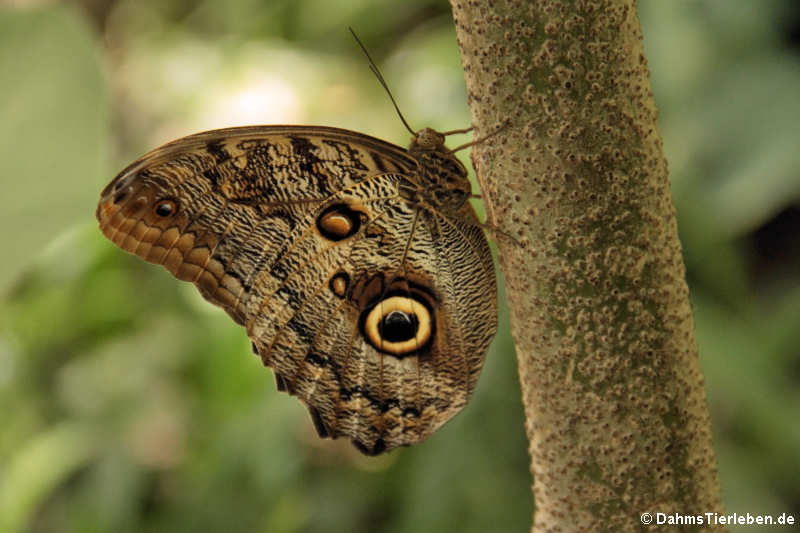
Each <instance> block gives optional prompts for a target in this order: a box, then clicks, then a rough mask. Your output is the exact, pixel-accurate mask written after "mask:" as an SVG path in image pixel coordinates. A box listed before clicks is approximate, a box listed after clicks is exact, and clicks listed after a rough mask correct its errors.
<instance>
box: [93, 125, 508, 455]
mask: <svg viewBox="0 0 800 533" xmlns="http://www.w3.org/2000/svg"><path fill="white" fill-rule="evenodd" d="M426 131H432V130H426ZM437 135H438V134H437ZM440 137H441V136H440ZM417 141H418V139H417V138H415V143H417ZM417 144H418V143H417ZM417 144H412V147H416V146H417ZM426 149H427V148H426ZM432 149H433V150H435V151H437V153H438V154H439V155H438V156H437V157H438V159H437V160H439V161H444V162H445V163H446V165H445V166H446V167H447V168H446V170H444V169H443V170H442V171H441V172H442V174H441V175H437V174H436V173H437V168H431V166H430V165H428V164H427V163H425V161H428V160H429V158H423V157H421V156H418V155H417V156H415V155H414V154H415V153H418V150H417V148H415V150H417V152H415V151H414V150H412V152H409V151H407V150H405V149H403V148H400V147H398V146H395V145H392V144H389V143H386V142H384V141H380V140H378V139H374V138H372V137H369V136H366V135H362V134H359V133H355V132H350V131H347V130H339V129H335V128H325V127H314V126H253V127H244V128H229V129H224V130H214V131H210V132H206V133H201V134H197V135H192V136H190V137H186V138H184V139H179V140H177V141H174V142H171V143H169V144H166V145H164V146H162V147H161V148H158V149H156V150H154V151H152V152H150V153H149V154H147V155H145V156H144V157H142V158H141V159H139V160H138V161H136V162H135V163H133V164H132V165H130V166H129V167H128V168H126V169H125V170H124V171H123V172H121V173H120V174H119V175H118V176H117V177H116V178H114V180H112V182H111V183H110V184H109V185H108V186H107V187H106V188H105V190H104V191H103V193H102V196H101V201H100V204H99V206H98V208H97V218H98V220H99V222H100V228H101V230H102V231H103V233H104V234H105V235H106V237H108V238H109V239H111V240H112V241H113V242H114V243H115V244H117V245H118V246H120V247H121V248H123V249H124V250H126V251H128V252H131V253H134V254H136V255H138V256H140V257H142V258H144V259H146V260H147V261H150V262H154V263H158V264H162V265H164V266H165V267H166V268H167V269H168V270H169V271H170V272H172V273H173V274H174V275H175V276H176V277H178V278H179V279H182V280H186V281H190V282H193V283H195V284H196V286H197V287H198V289H199V291H200V293H201V294H202V295H203V296H204V297H205V298H206V299H208V300H209V301H211V302H212V303H214V304H216V305H219V306H221V307H222V308H223V309H225V310H226V311H227V312H228V313H229V314H230V315H231V317H233V319H234V320H236V321H237V322H238V323H240V324H242V325H243V326H244V327H245V328H246V330H247V334H248V335H249V336H250V338H251V340H252V341H253V347H254V350H256V352H257V353H258V354H259V356H260V357H261V359H262V360H263V362H264V363H265V364H267V365H269V366H271V367H272V368H273V369H274V371H275V374H276V381H277V383H278V386H279V388H280V389H281V390H285V391H287V392H289V393H291V394H295V395H297V396H298V397H299V398H300V399H301V400H303V402H304V403H305V404H306V405H307V406H308V408H309V411H310V412H311V415H312V419H313V421H314V424H315V426H316V428H317V430H318V431H319V433H320V435H321V436H328V437H339V436H346V437H349V438H350V439H351V440H352V441H353V442H354V444H356V446H357V447H358V448H359V449H361V450H362V451H364V452H365V453H369V454H375V453H380V452H382V451H385V450H389V449H392V448H395V447H397V446H401V445H410V444H415V443H417V442H419V441H421V440H423V439H425V438H426V437H427V436H429V435H430V434H431V433H432V432H433V431H434V430H435V429H436V428H438V427H439V426H441V425H442V424H443V423H444V422H446V421H447V420H449V419H450V418H451V417H452V416H453V415H454V414H455V413H456V412H458V411H459V410H460V409H461V408H462V407H463V406H464V405H465V404H466V402H467V400H468V399H469V396H470V395H471V393H472V391H473V389H474V387H475V383H476V380H477V377H478V374H479V372H480V369H481V366H482V364H483V359H484V357H485V355H486V350H487V349H488V345H489V343H490V341H491V338H492V336H493V335H494V330H495V327H496V302H495V298H496V288H495V278H494V271H493V267H492V260H491V255H490V253H489V248H488V245H487V242H486V239H485V237H484V235H483V232H482V230H481V229H480V227H479V226H478V222H477V219H476V217H475V213H474V211H473V210H472V208H471V207H470V206H469V204H468V203H463V201H462V200H461V199H460V198H462V197H463V196H464V191H465V190H468V183H467V182H466V173H465V171H463V166H461V164H460V163H458V162H457V161H455V160H454V158H452V155H450V154H449V153H448V152H447V151H446V150H445V149H444V147H443V145H441V146H439V145H436V146H433V148H432ZM451 159H452V160H453V161H454V162H452V163H451V162H450V160H451ZM421 165H422V166H423V167H424V168H421ZM425 165H428V166H425ZM440 178H441V179H440ZM454 180H455V181H456V182H457V183H456V185H455V186H454V185H453V184H452V182H453V181H454ZM448 187H450V188H448ZM452 187H457V189H454V188H452ZM434 193H435V194H434Z"/></svg>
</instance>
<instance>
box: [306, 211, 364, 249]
mask: <svg viewBox="0 0 800 533" xmlns="http://www.w3.org/2000/svg"><path fill="white" fill-rule="evenodd" d="M363 215H364V214H363V213H361V212H359V211H356V210H354V209H352V208H351V207H350V206H349V205H347V204H343V203H342V204H333V205H332V206H330V207H328V208H326V209H325V210H324V211H323V212H322V213H321V214H320V215H319V216H318V217H317V229H318V230H319V232H320V233H321V234H322V236H323V237H325V238H326V239H328V240H331V241H341V240H343V239H346V238H347V237H351V236H353V235H355V234H356V233H357V232H358V230H359V228H361V217H362V216H363Z"/></svg>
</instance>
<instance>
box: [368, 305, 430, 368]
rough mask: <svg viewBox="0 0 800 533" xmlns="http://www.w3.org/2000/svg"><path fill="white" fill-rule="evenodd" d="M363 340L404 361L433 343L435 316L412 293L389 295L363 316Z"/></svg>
mask: <svg viewBox="0 0 800 533" xmlns="http://www.w3.org/2000/svg"><path fill="white" fill-rule="evenodd" d="M361 329H362V333H363V335H364V338H365V339H366V340H367V342H369V343H370V344H371V345H372V346H373V347H374V348H375V349H377V350H378V351H381V352H384V353H387V354H390V355H394V356H395V357H397V358H403V357H406V356H408V355H413V354H415V353H418V352H420V351H422V350H424V349H426V348H427V347H428V346H429V345H430V343H431V342H432V340H433V333H434V321H433V312H432V310H431V309H430V308H429V307H428V304H427V302H424V301H423V300H421V299H419V300H418V299H417V298H415V295H414V294H413V293H406V294H394V295H388V296H387V297H385V298H383V299H382V300H380V301H378V302H377V303H376V304H375V305H374V306H372V307H370V308H368V309H367V310H365V311H364V313H363V314H362V328H361Z"/></svg>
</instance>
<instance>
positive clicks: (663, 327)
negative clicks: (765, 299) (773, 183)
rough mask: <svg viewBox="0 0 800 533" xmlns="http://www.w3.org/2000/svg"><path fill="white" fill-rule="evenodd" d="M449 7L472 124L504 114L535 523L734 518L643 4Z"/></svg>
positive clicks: (494, 203)
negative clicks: (715, 443)
mask: <svg viewBox="0 0 800 533" xmlns="http://www.w3.org/2000/svg"><path fill="white" fill-rule="evenodd" d="M451 4H452V8H453V14H454V18H455V24H456V31H457V34H458V41H459V46H460V48H461V55H462V62H463V64H464V70H465V75H466V82H467V89H468V93H469V101H470V106H471V109H472V119H473V124H474V125H475V126H476V128H477V131H478V132H479V133H480V135H483V136H485V135H487V134H488V133H490V132H492V131H493V130H495V129H496V128H497V127H498V125H501V124H503V123H505V122H508V126H507V127H506V128H505V129H503V130H501V131H500V133H498V134H497V135H494V136H490V137H489V138H488V139H487V140H486V141H484V142H482V143H478V144H477V145H476V146H475V147H474V148H473V151H472V154H473V156H472V157H473V163H474V165H475V168H476V171H477V174H478V179H479V181H480V183H481V187H482V189H483V194H484V201H485V202H486V206H487V212H488V217H489V225H490V226H492V227H494V228H496V232H495V233H496V235H497V239H496V240H497V245H498V249H499V255H500V264H501V268H502V272H503V276H504V278H505V280H506V283H507V287H508V291H507V292H508V295H509V306H510V308H511V317H512V332H513V336H514V341H515V344H516V350H517V358H518V363H519V372H520V381H521V384H522V393H523V401H524V404H525V413H526V419H527V422H526V428H527V433H528V438H529V440H530V455H531V470H532V472H533V478H534V482H533V494H534V498H535V506H536V512H535V514H534V526H533V531H536V532H544V531H560V532H565V531H591V532H597V531H611V532H620V531H646V530H655V529H657V530H658V531H664V532H666V531H674V530H680V531H698V530H701V529H702V530H705V531H724V526H721V525H719V524H716V523H715V521H714V517H713V516H709V515H707V514H705V513H720V514H721V513H723V510H722V504H721V501H720V496H719V487H718V482H717V473H716V462H715V457H714V452H713V448H712V445H711V428H710V423H709V415H708V407H707V404H706V398H705V392H704V390H703V376H702V373H701V370H700V366H699V362H698V352H697V346H696V343H695V339H694V326H693V322H692V315H691V309H690V306H689V299H688V296H689V294H688V289H687V287H686V282H685V280H684V266H683V261H682V258H681V248H680V243H679V241H678V234H677V226H676V222H675V210H674V207H673V205H672V201H671V198H670V188H669V180H668V175H667V164H666V160H665V159H664V155H663V152H662V143H661V138H660V136H659V134H658V131H657V127H656V108H655V104H654V102H653V95H652V93H651V91H650V82H649V72H648V69H647V61H646V60H645V57H644V52H643V45H642V35H641V28H640V25H639V20H638V17H637V14H636V9H635V4H634V2H633V1H632V0H627V1H626V0H596V1H590V0H583V1H582V0H575V1H566V0H562V1H549V0H539V1H532V2H520V1H511V0H497V1H493V0H451ZM498 438H502V436H500V435H498ZM644 513H650V516H651V518H652V519H653V524H655V521H656V519H657V518H658V516H657V514H656V513H665V514H666V515H667V517H666V518H670V517H671V518H672V519H673V520H674V519H675V516H676V514H677V515H680V517H681V520H683V521H684V525H675V526H670V525H660V526H654V525H651V527H647V525H646V524H645V523H646V521H647V516H643V514H644ZM687 521H688V522H689V525H685V524H686V522H687ZM668 524H669V523H668Z"/></svg>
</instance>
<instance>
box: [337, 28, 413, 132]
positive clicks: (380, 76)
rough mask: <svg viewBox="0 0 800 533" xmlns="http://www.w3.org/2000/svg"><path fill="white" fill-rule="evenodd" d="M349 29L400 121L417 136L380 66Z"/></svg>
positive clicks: (351, 29)
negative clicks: (379, 68)
mask: <svg viewBox="0 0 800 533" xmlns="http://www.w3.org/2000/svg"><path fill="white" fill-rule="evenodd" d="M347 29H348V30H350V33H352V34H353V38H354V39H355V40H356V42H357V43H358V46H360V47H361V50H363V51H364V55H365V56H367V60H368V61H369V69H370V70H371V71H372V73H373V74H375V77H376V78H378V83H380V84H381V86H383V88H384V90H385V91H386V94H388V95H389V100H391V101H392V105H394V108H395V110H396V111H397V115H398V116H399V117H400V120H402V121H403V125H404V126H405V127H406V129H407V130H408V131H409V132H411V135H416V132H415V131H414V130H413V129H412V128H411V126H409V125H408V122H406V118H405V117H404V116H403V113H401V112H400V107H399V106H398V105H397V102H395V100H394V96H392V91H390V90H389V85H387V83H386V80H385V79H383V74H381V71H380V70H378V66H377V65H376V64H375V62H374V61H373V60H372V57H371V56H370V55H369V52H367V47H366V46H364V43H362V42H361V39H359V38H358V35H356V32H355V31H353V28H350V27H348V28H347Z"/></svg>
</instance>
